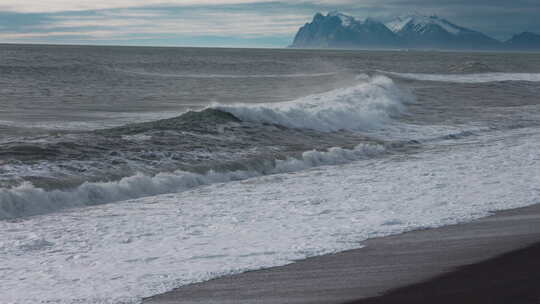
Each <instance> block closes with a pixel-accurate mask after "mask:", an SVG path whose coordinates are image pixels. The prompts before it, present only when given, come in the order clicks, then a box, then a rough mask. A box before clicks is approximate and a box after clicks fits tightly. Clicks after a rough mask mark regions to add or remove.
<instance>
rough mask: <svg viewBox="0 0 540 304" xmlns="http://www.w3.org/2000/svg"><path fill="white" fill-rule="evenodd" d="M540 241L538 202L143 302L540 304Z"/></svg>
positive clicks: (209, 282) (185, 287)
mask: <svg viewBox="0 0 540 304" xmlns="http://www.w3.org/2000/svg"><path fill="white" fill-rule="evenodd" d="M538 242H540V205H535V206H531V207H527V208H521V209H516V210H510V211H504V212H499V213H497V214H496V215H494V216H491V217H487V218H484V219H480V220H477V221H474V222H471V223H467V224H460V225H453V226H447V227H442V228H438V229H428V230H421V231H414V232H410V233H405V234H401V235H395V236H390V237H385V238H378V239H372V240H368V241H366V242H364V243H363V245H365V246H366V247H365V248H362V249H357V250H351V251H347V252H343V253H339V254H334V255H327V256H322V257H315V258H311V259H307V260H303V261H298V262H297V263H294V264H291V265H287V266H284V267H276V268H271V269H266V270H260V271H252V272H247V273H244V274H240V275H234V276H228V277H223V278H219V279H215V280H212V281H208V282H204V283H200V284H193V285H188V286H184V287H181V288H178V289H176V290H174V291H172V292H169V293H166V294H163V295H158V296H155V297H151V298H148V299H146V300H145V301H144V303H162V304H163V303H227V304H229V303H264V304H266V303H276V304H277V303H540V297H539V290H540V288H536V287H537V286H538V282H540V275H539V273H540V271H539V270H540V262H539V261H538V257H539V256H540V245H539V244H538ZM467 265H468V266H467ZM415 284H416V285H415ZM404 286H408V287H404ZM389 290H392V291H391V292H389V293H388V291H389ZM385 293H386V294H385ZM381 294H385V295H384V296H382V297H381V296H380V295H381ZM362 299H363V300H362Z"/></svg>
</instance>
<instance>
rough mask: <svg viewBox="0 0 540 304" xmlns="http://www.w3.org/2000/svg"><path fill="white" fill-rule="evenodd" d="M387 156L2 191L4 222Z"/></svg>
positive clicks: (316, 156) (313, 156) (368, 151)
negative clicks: (60, 187) (75, 186)
mask: <svg viewBox="0 0 540 304" xmlns="http://www.w3.org/2000/svg"><path fill="white" fill-rule="evenodd" d="M384 152H385V148H384V146H382V145H379V144H361V145H358V146H356V147H355V148H354V149H343V148H331V149H329V150H328V151H315V150H313V151H307V152H304V153H302V155H301V156H300V157H298V158H294V157H289V158H287V159H283V160H280V159H274V160H261V163H260V164H259V165H258V166H256V168H254V169H252V170H238V171H228V172H216V171H213V170H210V171H208V172H207V173H205V174H197V173H193V172H185V171H176V172H172V173H159V174H157V175H154V176H148V175H144V174H137V175H134V176H130V177H126V178H123V179H121V180H119V181H114V182H86V183H84V184H82V185H81V186H79V187H77V188H75V189H73V190H52V191H46V190H44V189H42V188H38V187H35V186H34V185H32V184H31V183H28V182H26V183H23V184H22V185H20V186H17V187H14V188H11V189H0V219H1V220H6V219H12V218H18V217H22V216H30V215H37V214H44V213H49V212H54V211H58V210H61V209H65V208H70V207H84V206H91V205H99V204H105V203H111V202H116V201H123V200H128V199H133V198H139V197H146V196H152V195H158V194H165V193H173V192H180V191H184V190H187V189H190V188H193V187H197V186H202V185H208V184H213V183H223V182H228V181H233V180H243V179H247V178H251V177H256V176H261V175H267V174H276V173H285V172H294V171H299V170H304V169H309V168H313V167H317V166H324V165H338V164H345V163H349V162H352V161H356V160H360V159H363V158H367V157H373V156H376V155H379V154H381V153H384Z"/></svg>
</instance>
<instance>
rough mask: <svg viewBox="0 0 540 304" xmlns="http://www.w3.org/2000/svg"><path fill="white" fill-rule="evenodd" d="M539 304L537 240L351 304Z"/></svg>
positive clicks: (539, 270)
mask: <svg viewBox="0 0 540 304" xmlns="http://www.w3.org/2000/svg"><path fill="white" fill-rule="evenodd" d="M383 303H384V304H394V303H396V304H397V303H399V304H413V303H439V304H455V303H461V304H464V303H471V304H483V303H485V304H488V303H489V304H508V303H512V304H525V303H527V304H528V303H530V304H538V303H540V243H537V244H535V245H533V246H531V247H528V248H526V249H521V250H517V251H512V252H510V253H507V254H505V255H503V256H500V257H497V258H493V259H490V260H487V261H484V262H480V263H478V264H472V265H468V266H463V267H461V268H460V269H459V270H457V271H454V272H450V273H447V274H444V275H442V276H440V277H437V278H434V279H432V280H428V281H426V282H422V283H419V284H415V285H411V286H407V287H403V288H399V289H396V290H393V291H391V292H389V293H387V294H385V295H383V296H379V297H374V298H370V299H364V300H360V301H354V302H351V303H350V304H383Z"/></svg>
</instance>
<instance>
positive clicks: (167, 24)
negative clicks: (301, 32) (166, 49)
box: [0, 0, 540, 47]
mask: <svg viewBox="0 0 540 304" xmlns="http://www.w3.org/2000/svg"><path fill="white" fill-rule="evenodd" d="M330 10H341V11H343V12H346V13H349V14H351V15H353V16H355V17H358V18H360V19H362V18H366V17H368V16H371V17H375V18H379V19H381V20H383V21H384V20H387V19H389V18H391V17H393V16H396V15H400V14H403V13H405V12H419V13H423V14H437V15H439V16H442V17H445V18H447V19H449V20H450V21H452V22H454V23H457V24H459V25H462V26H465V27H469V28H472V29H475V30H479V31H482V32H484V33H486V34H488V35H491V36H493V37H494V38H497V39H501V40H504V39H508V38H509V37H510V36H511V35H512V34H515V33H518V32H522V31H533V32H537V33H540V21H539V18H538V16H540V5H539V3H538V0H513V1H508V0H504V1H503V0H467V1H466V0H445V1H437V0H354V1H352V0H334V1H331V0H292V1H287V2H279V1H265V0H196V1H195V0H93V1H88V0H79V1H73V0H29V1H21V0H0V43H1V42H29V43H83V44H126V45H134V44H143V45H174V46H188V45H193V46H253V47H274V46H275V47H281V46H286V45H287V44H289V43H290V42H291V41H292V38H293V36H294V34H295V32H296V31H297V29H298V28H299V27H300V26H301V25H303V24H304V23H305V22H308V21H310V20H311V18H312V16H313V15H314V14H315V13H316V12H319V11H321V12H327V11H330Z"/></svg>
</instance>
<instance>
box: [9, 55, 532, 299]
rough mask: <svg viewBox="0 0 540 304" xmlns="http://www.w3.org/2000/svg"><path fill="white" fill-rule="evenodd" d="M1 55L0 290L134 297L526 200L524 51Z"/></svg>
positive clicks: (528, 85) (528, 73)
mask: <svg viewBox="0 0 540 304" xmlns="http://www.w3.org/2000/svg"><path fill="white" fill-rule="evenodd" d="M0 54H1V56H0V91H1V93H2V94H1V95H0V102H1V106H0V131H1V133H0V261H1V263H0V286H1V287H0V300H1V302H2V303H4V302H5V303H36V302H47V303H138V302H140V301H141V299H142V298H143V297H147V296H151V295H155V294H158V293H162V292H166V291H168V290H171V289H174V288H175V287H179V286H182V285H185V284H190V283H194V282H200V281H204V280H208V279H211V278H215V277H218V276H222V275H228V274H233V273H239V272H243V271H247V270H253V269H260V268H265V267H271V266H278V265H284V264H288V263H292V262H294V261H295V260H298V259H303V258H307V257H311V256H316V255H322V254H327V253H333V252H339V251H343V250H348V249H353V248H360V247H362V243H361V242H362V241H363V240H366V239H368V238H373V237H380V236H385V235H390V234H398V233H403V232H405V231H410V230H414V229H420V228H430V227H439V226H443V225H449V224H455V223H461V222H466V221H470V220H473V219H476V218H479V217H483V216H487V215H489V214H490V213H491V212H493V211H497V210H504V209H510V208H516V207H522V206H527V205H531V204H535V203H538V202H539V197H540V187H539V186H538V185H539V184H540V183H539V182H540V163H539V161H540V154H539V153H538V151H540V124H539V122H540V100H539V99H538V96H540V95H539V93H540V82H539V79H540V55H535V54H502V53H501V54H497V53H490V54H482V53H473V54H467V53H440V52H362V51H303V50H240V49H189V48H132V47H76V46H17V45H10V46H1V47H0ZM471 67H472V68H473V70H471ZM474 67H482V70H481V71H475V70H474ZM486 69H488V70H486Z"/></svg>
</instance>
